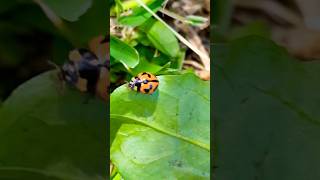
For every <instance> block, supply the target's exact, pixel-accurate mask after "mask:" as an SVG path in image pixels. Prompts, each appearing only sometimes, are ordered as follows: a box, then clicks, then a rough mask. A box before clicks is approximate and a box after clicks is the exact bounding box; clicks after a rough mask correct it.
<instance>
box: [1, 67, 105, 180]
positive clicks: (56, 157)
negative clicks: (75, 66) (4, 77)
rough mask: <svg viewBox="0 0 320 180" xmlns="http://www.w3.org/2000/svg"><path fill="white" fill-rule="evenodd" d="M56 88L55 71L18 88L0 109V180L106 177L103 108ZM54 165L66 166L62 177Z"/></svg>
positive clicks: (77, 95) (67, 89)
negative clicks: (49, 176) (6, 179)
mask: <svg viewBox="0 0 320 180" xmlns="http://www.w3.org/2000/svg"><path fill="white" fill-rule="evenodd" d="M59 83H60V81H59V80H58V78H57V74H56V71H50V72H46V73H44V74H41V75H39V76H37V77H35V78H33V79H31V80H29V81H27V82H26V83H24V84H23V85H21V86H19V87H18V88H17V89H16V90H15V91H14V92H13V93H12V95H11V96H10V97H9V98H8V99H7V100H6V101H5V102H4V103H3V104H2V107H1V109H0V117H1V118H0V127H1V128H0V142H1V148H0V171H1V173H0V179H2V176H1V175H3V176H5V175H7V178H8V179H10V177H16V178H17V179H33V178H32V177H34V176H35V175H36V174H38V175H37V176H36V177H38V176H39V175H41V174H42V175H41V176H44V177H45V176H47V175H48V174H51V175H52V176H53V177H56V178H55V179H57V178H58V179H62V180H67V179H68V180H69V179H71V178H67V177H82V178H83V179H86V178H85V177H92V178H93V175H94V179H99V177H100V179H101V177H106V173H107V171H106V160H105V157H106V154H105V153H107V151H105V147H106V139H105V138H104V137H105V132H106V127H107V123H106V120H105V117H106V113H107V111H106V104H105V103H104V102H103V101H102V100H99V99H96V98H90V99H89V100H88V102H87V103H85V101H86V100H87V99H88V97H87V96H86V95H84V94H81V93H80V92H78V91H77V90H73V89H71V88H67V87H66V88H65V89H61V88H60V86H59ZM57 164H66V165H68V167H69V168H63V169H64V170H65V172H68V173H66V174H67V175H68V176H64V175H63V174H64V173H62V174H60V175H61V176H60V175H59V173H58V174H56V171H55V172H53V170H54V169H55V168H53V167H56V165H57ZM52 168H53V169H52ZM72 169H77V170H76V171H74V172H73V170H72ZM57 171H58V170H57ZM61 171H62V170H61V169H60V170H59V171H58V172H61ZM2 172H6V173H2ZM11 172H13V173H11ZM26 174H29V175H30V176H27V175H26ZM79 174H80V175H79ZM11 175H12V176H11ZM5 177H6V176H5ZM63 177H65V178H63ZM40 179H44V178H40ZM78 179H81V178H78ZM87 179H88V178H87ZM89 179H90V178H89Z"/></svg>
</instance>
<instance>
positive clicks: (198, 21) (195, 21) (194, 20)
mask: <svg viewBox="0 0 320 180" xmlns="http://www.w3.org/2000/svg"><path fill="white" fill-rule="evenodd" d="M186 20H187V22H188V23H189V24H191V25H193V26H202V25H203V24H205V23H206V22H207V21H208V18H204V17H202V16H194V15H190V16H187V17H186Z"/></svg>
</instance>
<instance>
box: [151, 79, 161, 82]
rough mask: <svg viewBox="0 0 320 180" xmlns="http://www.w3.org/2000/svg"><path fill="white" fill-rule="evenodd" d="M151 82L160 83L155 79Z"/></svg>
mask: <svg viewBox="0 0 320 180" xmlns="http://www.w3.org/2000/svg"><path fill="white" fill-rule="evenodd" d="M149 82H159V81H158V80H156V79H153V80H151V81H149Z"/></svg>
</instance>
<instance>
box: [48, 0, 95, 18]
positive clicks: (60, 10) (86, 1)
mask: <svg viewBox="0 0 320 180" xmlns="http://www.w3.org/2000/svg"><path fill="white" fill-rule="evenodd" d="M42 1H43V2H44V3H46V4H47V5H48V6H49V7H50V8H51V9H52V10H53V11H54V12H55V13H56V14H57V15H58V16H60V17H61V18H63V19H65V20H68V21H77V20H78V19H79V17H80V16H81V15H83V14H84V13H86V11H87V10H88V9H89V8H90V7H91V4H92V0H68V1H59V0H42Z"/></svg>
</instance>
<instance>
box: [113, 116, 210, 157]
mask: <svg viewBox="0 0 320 180" xmlns="http://www.w3.org/2000/svg"><path fill="white" fill-rule="evenodd" d="M110 119H119V120H121V119H127V120H130V121H133V122H136V123H138V124H142V125H144V126H147V127H150V128H152V129H154V130H156V131H159V132H161V133H164V134H166V135H169V136H172V137H175V138H178V139H181V140H183V141H185V142H188V143H190V144H193V145H196V146H198V147H200V148H202V149H205V150H207V151H210V145H209V144H206V143H202V142H199V141H196V140H194V139H191V138H187V137H184V136H182V135H180V134H177V133H174V132H170V131H168V130H166V129H164V128H161V127H159V126H155V125H150V124H147V123H146V122H144V121H141V120H138V119H134V118H131V117H127V116H124V115H117V114H110Z"/></svg>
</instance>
